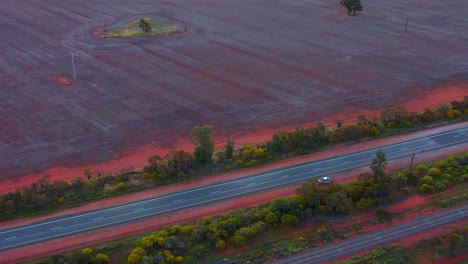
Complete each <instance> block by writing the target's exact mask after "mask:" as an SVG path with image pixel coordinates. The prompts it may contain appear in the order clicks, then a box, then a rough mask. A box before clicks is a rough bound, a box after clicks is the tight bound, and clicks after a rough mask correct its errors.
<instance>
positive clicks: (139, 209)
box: [133, 208, 145, 212]
mask: <svg viewBox="0 0 468 264" xmlns="http://www.w3.org/2000/svg"><path fill="white" fill-rule="evenodd" d="M143 210H145V208H138V209H135V210H133V211H134V212H138V211H143Z"/></svg>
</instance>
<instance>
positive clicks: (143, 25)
mask: <svg viewBox="0 0 468 264" xmlns="http://www.w3.org/2000/svg"><path fill="white" fill-rule="evenodd" d="M138 27H139V28H140V29H141V31H143V32H145V33H148V32H151V25H150V23H148V21H146V20H144V19H143V18H142V19H140V23H138Z"/></svg>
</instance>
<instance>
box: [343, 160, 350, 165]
mask: <svg viewBox="0 0 468 264" xmlns="http://www.w3.org/2000/svg"><path fill="white" fill-rule="evenodd" d="M348 163H351V161H350V160H347V161H345V162H343V164H348Z"/></svg>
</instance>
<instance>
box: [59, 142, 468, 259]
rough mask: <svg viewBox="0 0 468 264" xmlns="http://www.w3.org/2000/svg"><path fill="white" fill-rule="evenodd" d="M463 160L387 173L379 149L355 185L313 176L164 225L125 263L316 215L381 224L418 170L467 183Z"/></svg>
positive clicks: (320, 237) (230, 242)
mask: <svg viewBox="0 0 468 264" xmlns="http://www.w3.org/2000/svg"><path fill="white" fill-rule="evenodd" d="M467 162H468V153H464V154H461V155H457V156H451V157H449V158H447V159H442V160H439V161H436V162H432V163H427V164H425V165H423V164H420V165H418V166H417V167H420V169H416V170H411V168H408V169H405V170H401V171H398V172H395V173H386V166H387V160H386V157H385V154H384V153H383V152H382V151H380V150H379V151H378V152H377V153H376V156H375V158H374V159H373V160H372V162H371V164H370V169H371V173H365V174H361V175H360V176H359V178H358V180H357V181H354V182H351V183H348V184H338V183H334V182H333V181H332V182H330V183H320V182H319V181H317V179H316V178H310V179H309V180H308V181H306V182H304V183H303V184H302V185H301V186H300V187H299V188H298V189H297V190H296V195H295V196H293V197H291V198H278V199H275V200H273V201H272V202H270V203H267V204H263V205H259V206H255V207H250V208H244V209H239V210H235V211H233V212H228V213H223V214H220V215H216V216H211V217H205V218H203V219H201V220H198V221H195V222H192V223H189V224H183V225H178V224H176V225H172V226H166V227H163V228H161V229H158V230H156V231H154V232H152V233H150V234H146V235H143V236H140V237H138V238H137V239H135V240H134V241H132V242H131V244H132V245H133V248H132V249H131V250H129V251H128V255H127V261H128V263H130V264H137V263H180V262H184V263H191V262H194V261H199V260H200V259H202V258H203V257H204V256H206V255H207V254H208V253H209V252H216V251H223V250H224V249H226V248H238V247H241V246H243V245H245V244H247V243H248V242H249V241H250V240H252V239H255V238H256V237H258V236H260V235H262V234H264V233H266V232H269V231H270V230H273V229H278V228H283V227H288V226H297V225H299V224H301V223H302V222H304V221H307V220H308V219H312V218H316V217H319V216H320V217H322V218H323V217H336V216H345V215H347V214H349V213H350V212H351V211H353V210H357V211H367V210H374V209H375V211H376V217H377V219H379V220H381V221H385V220H386V219H388V217H389V213H388V212H386V211H385V209H383V206H385V205H387V204H389V203H391V202H392V201H395V200H400V199H402V198H403V197H404V195H405V194H407V193H408V190H410V189H411V188H415V189H418V187H417V186H418V184H419V183H418V181H419V180H420V179H422V178H424V177H425V175H423V173H422V172H421V169H422V166H426V168H435V167H436V168H439V169H441V170H443V173H446V174H450V175H451V177H452V184H455V183H463V182H466V181H467V180H468V178H467V166H466V165H467V164H468V163H467ZM427 173H429V172H427ZM413 174H414V175H413ZM408 175H413V176H412V177H414V178H411V177H409V178H408V180H406V179H405V177H404V176H408ZM314 234H315V235H314V238H313V239H316V242H317V243H318V242H323V241H330V240H332V239H333V237H335V236H340V237H343V238H346V236H345V234H342V233H340V231H339V230H335V229H333V228H331V227H326V226H317V228H316V229H315V231H314ZM96 253H98V254H101V255H103V252H96V251H95V250H94V249H93V248H85V249H83V250H82V251H80V252H75V253H73V254H71V255H67V256H64V255H59V256H55V259H58V258H62V260H63V261H65V260H66V262H67V263H85V262H86V261H87V262H90V263H103V262H102V260H101V259H99V260H97V259H96V256H97V255H96ZM101 258H102V256H101ZM80 261H81V262H80ZM83 261H85V262H83ZM99 261H101V262H99ZM265 261H266V259H265ZM104 263H105V262H104Z"/></svg>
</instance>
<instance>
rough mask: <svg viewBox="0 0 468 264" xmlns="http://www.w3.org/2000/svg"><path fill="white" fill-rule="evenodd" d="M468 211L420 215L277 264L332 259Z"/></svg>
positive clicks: (443, 223)
mask: <svg viewBox="0 0 468 264" xmlns="http://www.w3.org/2000/svg"><path fill="white" fill-rule="evenodd" d="M467 213H468V205H465V206H464V207H462V208H456V209H452V210H450V211H447V212H444V213H439V214H436V215H431V216H423V217H419V218H418V219H416V220H413V221H410V222H408V223H405V224H401V225H396V226H393V227H390V228H386V229H383V230H379V231H374V232H371V233H369V234H365V235H361V236H358V237H356V238H353V239H349V240H346V241H344V242H340V243H336V244H332V245H329V246H323V247H320V248H318V249H315V250H310V251H307V252H304V253H301V254H298V255H294V256H292V257H290V258H286V259H283V260H280V261H278V262H275V264H296V263H323V262H327V261H332V260H335V259H338V258H340V257H345V256H349V255H351V254H354V253H357V252H359V251H362V250H366V249H370V248H373V247H376V246H379V245H382V244H385V243H388V242H391V241H395V240H398V239H400V238H403V237H405V236H409V235H412V234H416V233H419V232H422V231H424V230H428V229H431V228H434V227H438V226H442V225H445V224H449V223H452V222H455V221H457V220H461V219H466V217H467Z"/></svg>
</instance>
